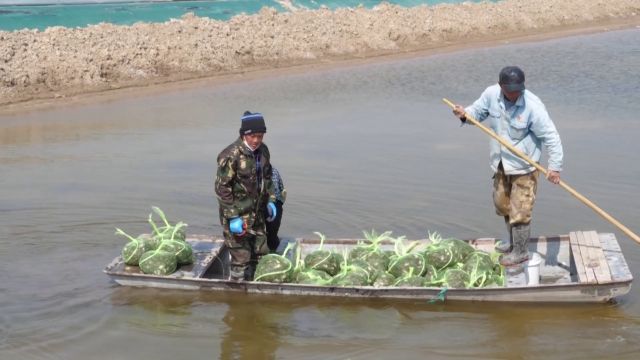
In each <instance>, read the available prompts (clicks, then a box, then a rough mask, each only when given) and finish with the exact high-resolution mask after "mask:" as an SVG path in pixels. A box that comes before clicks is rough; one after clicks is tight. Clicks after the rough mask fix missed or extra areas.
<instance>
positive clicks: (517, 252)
mask: <svg viewBox="0 0 640 360" xmlns="http://www.w3.org/2000/svg"><path fill="white" fill-rule="evenodd" d="M511 234H512V236H513V250H512V251H511V252H510V253H509V254H506V255H503V256H502V257H501V258H500V265H502V266H516V265H519V264H522V263H523V262H525V261H527V260H529V236H530V235H531V226H530V225H529V224H514V225H513V227H512V229H511Z"/></svg>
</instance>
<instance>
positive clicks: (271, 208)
mask: <svg viewBox="0 0 640 360" xmlns="http://www.w3.org/2000/svg"><path fill="white" fill-rule="evenodd" d="M267 212H268V213H269V216H268V217H267V221H268V222H272V221H273V220H275V219H276V216H278V209H277V208H276V204H274V203H273V202H271V201H269V203H268V204H267Z"/></svg>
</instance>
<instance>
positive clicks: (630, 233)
mask: <svg viewBox="0 0 640 360" xmlns="http://www.w3.org/2000/svg"><path fill="white" fill-rule="evenodd" d="M442 101H444V102H445V103H446V104H447V105H449V106H450V107H451V108H452V109H453V108H455V104H453V103H452V102H451V101H449V100H447V99H442ZM465 117H466V118H467V121H469V122H471V123H472V124H473V125H475V126H477V127H478V128H479V129H480V130H482V131H484V132H485V133H487V135H489V136H491V137H492V138H494V139H496V140H497V141H498V142H499V143H500V144H502V145H504V147H506V148H507V149H509V150H510V151H511V152H512V153H514V154H516V155H518V156H519V157H521V158H522V159H524V160H525V161H526V162H528V163H529V164H531V165H532V166H534V167H535V168H536V169H538V170H539V171H540V172H541V173H543V174H544V175H545V176H547V169H545V168H543V167H542V166H540V164H538V163H537V162H535V161H533V160H531V158H529V157H528V156H527V155H525V154H524V153H523V152H522V151H520V150H518V149H517V148H515V147H514V146H513V145H511V144H509V143H508V142H506V141H505V140H504V139H503V138H501V137H500V136H498V134H496V133H495V132H493V130H491V129H489V128H488V127H486V126H484V125H482V124H481V123H480V122H479V121H478V120H476V119H475V118H474V117H473V116H471V115H470V114H469V113H466V112H465ZM558 185H560V187H562V188H563V189H565V190H567V191H568V192H569V193H571V195H573V196H575V197H576V198H577V199H578V200H580V201H582V202H583V203H584V204H585V205H587V206H588V207H590V208H591V209H592V210H593V211H595V212H596V213H598V215H600V216H602V217H603V218H605V220H607V221H609V222H610V223H612V224H613V225H615V226H616V227H618V229H620V230H622V232H624V233H625V234H626V235H627V236H629V237H630V238H631V239H633V241H635V242H637V243H638V244H640V237H638V235H636V234H635V233H634V232H633V231H631V230H629V228H627V227H626V226H624V225H622V224H621V223H620V222H619V221H618V220H616V219H614V218H613V217H612V216H611V215H609V214H607V213H606V212H605V211H604V210H602V209H600V208H599V207H598V206H597V205H596V204H594V203H593V202H591V201H590V200H589V199H587V198H586V197H584V196H582V195H581V194H580V193H578V192H577V191H575V190H574V189H573V188H572V187H571V186H569V185H567V184H566V183H565V182H564V181H562V180H560V183H559V184H558Z"/></svg>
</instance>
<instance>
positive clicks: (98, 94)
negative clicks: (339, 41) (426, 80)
mask: <svg viewBox="0 0 640 360" xmlns="http://www.w3.org/2000/svg"><path fill="white" fill-rule="evenodd" d="M544 2H545V3H552V4H556V3H558V1H557V0H547V1H544ZM565 2H567V1H565ZM569 2H571V1H569ZM584 2H585V3H594V4H597V1H584ZM618 2H619V3H622V4H623V5H624V6H627V2H628V1H626V0H619V1H616V0H614V1H613V3H618ZM499 4H502V5H505V4H507V5H509V6H516V8H518V9H521V7H522V6H523V2H522V0H507V1H504V2H502V3H499ZM499 4H496V5H495V6H498V5H499ZM480 5H481V6H482V8H481V9H480V10H482V11H487V9H486V7H487V6H489V7H491V6H494V5H492V4H485V3H482V4H480ZM480 5H478V6H480ZM474 6H476V5H475V4H462V5H438V6H435V7H426V6H423V7H421V9H422V10H423V11H426V12H427V13H428V14H429V15H431V16H433V15H434V14H436V10H437V11H440V10H438V8H440V7H442V8H444V10H445V11H444V12H447V11H449V12H450V11H453V14H454V15H455V14H459V11H461V10H460V8H461V7H474ZM634 6H635V5H634ZM586 7H588V6H586ZM636 7H637V8H638V9H640V4H638V5H637V6H636ZM400 9H401V8H398V7H396V6H392V5H385V6H384V13H385V16H382V19H383V20H385V21H388V20H389V16H388V12H391V13H394V12H397V11H400ZM493 10H495V9H493ZM493 10H492V11H493ZM498 10H499V8H498ZM376 11H377V10H367V9H346V10H341V11H335V12H332V11H329V10H314V11H305V12H304V13H305V14H306V15H305V16H313V15H318V14H314V12H322V13H324V15H325V16H327V14H328V16H334V15H335V14H337V13H340V12H343V13H345V14H346V15H349V14H351V15H353V13H355V12H360V13H363V14H364V15H366V16H369V17H372V18H373V19H374V20H375V21H378V19H377V18H376V16H378V15H379V14H377V13H376ZM467 11H468V9H467ZM472 12H473V11H472ZM295 14H296V13H289V14H275V13H273V12H271V11H270V10H268V9H266V10H265V9H263V10H262V11H261V13H260V14H258V15H253V16H246V15H245V16H242V17H240V20H243V21H246V20H247V19H250V18H252V17H254V16H257V17H262V16H270V17H280V16H283V17H285V20H287V21H285V23H288V22H289V21H292V19H289V18H291V17H294V16H295ZM310 14H311V15H310ZM404 15H406V14H404ZM414 15H415V14H411V16H414ZM446 16H451V14H448V15H446ZM563 16H566V15H563ZM414 17H417V18H418V19H422V18H421V17H420V16H414ZM398 19H402V20H406V19H404V18H403V17H399V18H398ZM398 19H395V20H394V21H397V20H398ZM233 20H234V19H232V20H231V21H230V22H233ZM251 20H254V19H251ZM303 20H304V19H303ZM374 20H372V21H374ZM194 21H195V22H196V24H199V25H201V24H202V23H203V22H204V23H214V24H215V25H220V24H223V25H225V24H226V25H229V22H216V21H212V20H207V19H202V18H196V17H191V16H190V17H187V18H186V19H183V20H180V21H178V22H177V23H176V22H172V23H165V24H160V25H150V24H141V25H134V26H143V27H145V28H146V27H151V29H154V28H157V27H165V28H166V27H169V28H171V27H172V26H180V27H184V25H185V23H186V24H189V23H191V24H192V25H193V22H194ZM543 22H544V21H543ZM100 26H106V27H107V28H116V29H118V28H119V29H120V30H122V29H123V28H130V27H126V26H123V27H118V26H113V25H107V24H102V25H99V26H98V27H100ZM450 27H451V24H448V25H446V26H445V27H444V29H445V30H446V29H447V28H449V29H450ZM489 27H491V26H489ZM196 28H197V27H196ZM471 28H473V27H471ZM632 28H640V14H639V13H638V12H633V13H631V14H629V16H613V15H611V14H609V15H606V16H601V17H596V18H594V19H592V20H589V21H586V20H581V21H575V22H574V23H569V24H564V23H553V24H551V25H549V26H546V27H542V28H541V27H538V26H537V25H536V26H532V27H524V28H522V29H511V28H509V27H507V28H505V29H503V30H500V31H493V32H492V31H476V32H475V33H474V35H469V34H468V32H465V31H468V29H467V30H465V31H463V32H461V33H458V34H455V35H451V34H450V35H446V34H445V35H442V34H440V35H442V37H441V38H438V39H435V40H432V39H429V40H428V41H418V42H410V41H405V42H406V44H407V45H406V46H395V47H391V48H384V46H382V47H381V48H375V47H369V49H362V48H355V50H354V43H353V42H350V41H351V40H350V39H347V40H346V41H345V42H344V43H343V45H345V46H347V49H350V50H351V51H345V52H343V53H331V52H324V53H323V52H320V53H319V54H320V55H315V56H313V57H306V58H305V57H302V58H300V57H295V56H294V57H291V58H290V59H288V60H286V59H285V60H283V59H281V58H275V59H271V60H270V61H255V60H250V61H244V62H243V61H242V59H241V58H242V55H241V54H238V53H237V51H236V53H235V54H233V56H232V58H235V59H236V60H240V62H239V63H233V65H240V66H236V67H235V68H234V67H231V68H229V69H224V68H221V69H219V70H218V71H205V72H196V73H194V72H189V71H176V70H174V71H170V72H168V73H167V74H166V75H164V76H154V77H148V76H145V77H141V78H137V79H121V78H116V79H114V80H112V81H106V82H104V81H102V82H99V83H97V84H96V83H88V84H85V83H80V84H77V85H75V86H67V87H62V86H61V87H59V88H55V87H53V88H51V87H49V88H45V89H43V88H42V84H40V85H39V86H35V88H34V86H29V84H26V86H24V87H23V88H22V89H18V90H16V89H13V90H15V91H14V96H4V95H6V94H3V92H2V89H3V88H2V85H3V82H2V81H0V96H1V97H0V115H11V114H19V113H24V112H31V111H39V110H46V109H51V108H57V107H63V106H71V105H81V104H88V103H94V102H103V101H111V100H115V99H119V98H125V97H137V96H148V95H152V94H156V93H165V92H171V91H177V90H179V89H185V88H193V87H200V86H219V85H223V84H228V83H232V82H238V81H249V80H253V79H258V78H264V77H272V76H279V75H283V74H296V73H303V72H307V71H320V70H322V69H329V68H335V67H348V66H357V65H362V64H367V63H372V62H386V61H393V60H397V59H405V58H415V57H424V56H430V55H433V54H438V53H448V52H455V51H459V50H463V49H470V48H480V47H492V46H500V45H504V44H512V43H524V42H536V41H543V40H548V39H553V38H562V37H569V36H577V35H583V34H590V33H598V32H606V31H615V30H624V29H632ZM94 30H95V29H94ZM485 30H486V29H485ZM59 31H62V32H63V33H64V34H65V35H68V32H80V33H81V34H82V31H83V30H82V29H76V30H67V29H62V30H60V29H54V31H52V32H47V31H45V32H41V33H38V32H35V34H36V35H44V34H50V33H52V34H54V35H59V34H57V32H59ZM22 33H26V35H33V34H34V32H33V31H21V32H14V33H7V32H0V39H2V40H4V39H6V38H7V36H8V35H7V34H18V36H20V35H21V34H22ZM379 33H380V32H379V31H373V32H371V33H369V34H368V35H371V36H374V37H375V36H377V35H379ZM445 33H446V31H445ZM465 34H466V35H467V36H464V35H465ZM244 35H246V34H244ZM254 35H255V34H254ZM298 35H301V36H303V37H305V36H308V34H306V33H304V32H303V33H300V34H298ZM440 35H439V36H440ZM75 36H77V34H76V35H75ZM361 38H362V37H360V38H358V39H361ZM54 39H55V37H54ZM386 40H388V39H385V41H386ZM252 41H253V42H250V43H249V44H251V45H253V48H252V49H249V50H247V51H249V52H250V53H252V55H251V58H252V59H253V58H254V57H256V55H255V54H254V53H255V52H256V51H258V50H260V47H259V45H260V44H257V45H256V44H254V43H255V42H256V41H257V40H256V39H252ZM271 41H275V40H273V39H271ZM357 41H358V40H357ZM357 41H356V42H357ZM308 42H309V43H313V41H308ZM387 45H388V44H387ZM245 50H246V49H245ZM1 55H2V54H0V59H2V56H1ZM289 55H290V54H289ZM289 55H287V56H289ZM126 56H127V54H125V57H126ZM75 57H77V55H76V56H74V58H75ZM6 63H7V61H6V60H5V65H6ZM6 74H7V72H6V70H4V69H3V68H2V65H1V63H0V80H5V84H6V79H3V78H4V77H5V75H6ZM62 83H65V82H62ZM65 84H66V83H65ZM36 85H38V84H36ZM5 88H6V86H5ZM5 93H7V91H6V89H5ZM15 94H18V96H15Z"/></svg>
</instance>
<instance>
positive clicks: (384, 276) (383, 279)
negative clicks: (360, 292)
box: [372, 271, 396, 287]
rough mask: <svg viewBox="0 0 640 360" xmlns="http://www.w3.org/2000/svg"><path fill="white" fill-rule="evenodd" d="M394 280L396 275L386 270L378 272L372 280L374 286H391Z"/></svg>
mask: <svg viewBox="0 0 640 360" xmlns="http://www.w3.org/2000/svg"><path fill="white" fill-rule="evenodd" d="M395 282H396V277H395V276H393V275H391V274H389V273H388V272H386V271H385V272H378V273H376V275H375V280H374V281H373V284H372V285H373V286H374V287H387V286H393V284H394V283H395Z"/></svg>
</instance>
